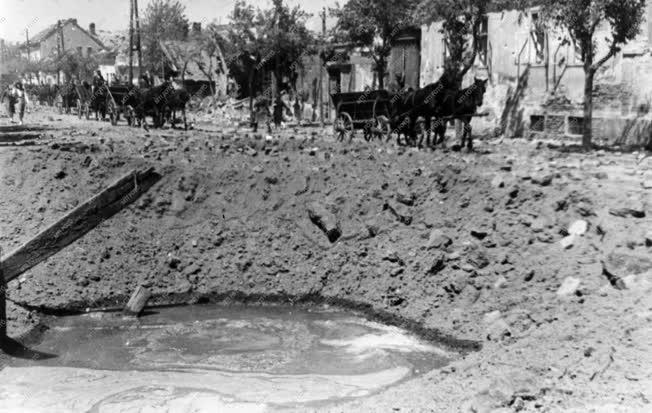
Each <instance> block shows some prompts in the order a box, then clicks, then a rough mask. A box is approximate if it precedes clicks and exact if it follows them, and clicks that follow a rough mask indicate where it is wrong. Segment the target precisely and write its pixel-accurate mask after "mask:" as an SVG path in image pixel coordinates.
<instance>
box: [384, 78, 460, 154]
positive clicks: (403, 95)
mask: <svg viewBox="0 0 652 413" xmlns="http://www.w3.org/2000/svg"><path fill="white" fill-rule="evenodd" d="M447 89H448V88H447V86H446V82H445V80H444V78H443V77H442V78H440V79H439V80H437V81H436V82H434V83H430V84H428V85H426V86H424V87H423V88H420V89H416V90H415V89H407V90H403V91H400V92H398V93H396V94H394V95H393V96H392V98H391V99H390V107H391V108H392V114H391V122H390V124H391V126H392V128H393V129H396V130H397V131H398V134H399V143H400V134H401V131H406V132H405V136H406V141H408V137H409V138H410V140H412V142H413V143H416V134H417V130H416V129H417V125H419V124H422V125H423V134H425V135H427V136H428V141H430V134H429V131H430V129H431V119H432V117H433V115H434V114H435V113H437V112H438V111H439V106H440V104H439V102H440V101H441V96H442V95H443V94H444V93H445V91H446V90H447ZM406 128H407V129H406ZM423 134H422V136H421V139H420V141H419V146H421V144H422V143H423Z"/></svg>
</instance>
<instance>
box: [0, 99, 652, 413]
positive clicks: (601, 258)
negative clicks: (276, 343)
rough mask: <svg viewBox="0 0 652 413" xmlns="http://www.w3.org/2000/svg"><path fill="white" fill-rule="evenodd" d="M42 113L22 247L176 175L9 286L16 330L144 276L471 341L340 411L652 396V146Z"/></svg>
mask: <svg viewBox="0 0 652 413" xmlns="http://www.w3.org/2000/svg"><path fill="white" fill-rule="evenodd" d="M30 120H31V121H33V122H34V124H35V125H41V126H43V127H45V128H47V130H45V131H42V132H39V133H38V135H39V136H37V137H32V138H30V139H29V140H30V141H31V142H27V144H26V145H22V144H21V143H20V142H19V143H18V144H17V143H16V142H13V141H12V142H6V141H7V140H6V141H5V142H3V143H2V144H3V146H1V147H0V165H1V168H2V176H1V180H0V190H1V194H2V197H1V198H0V211H2V214H1V218H0V234H2V236H1V237H2V238H1V239H0V243H1V245H2V247H3V251H5V252H6V251H8V250H11V249H13V248H15V247H17V246H18V245H20V244H21V243H23V242H25V241H26V240H28V239H29V238H30V237H31V236H33V235H34V234H36V233H37V232H38V231H39V230H40V229H42V228H43V227H44V226H46V225H48V224H49V223H51V222H53V221H55V220H56V219H57V218H58V217H61V216H62V215H63V214H65V213H66V212H67V211H69V210H71V209H72V208H74V207H75V206H76V205H77V204H78V203H80V202H83V201H84V200H85V199H86V198H88V197H90V196H92V195H93V194H94V193H96V192H98V191H99V190H101V188H102V187H104V186H106V185H107V184H108V183H110V182H111V181H112V180H114V179H115V178H117V177H119V176H120V175H122V174H123V173H125V172H126V171H128V170H129V169H132V168H134V167H141V168H142V167H144V166H146V165H147V166H150V165H151V166H154V167H155V168H156V169H157V170H158V171H159V172H161V173H162V174H163V175H164V177H163V179H162V180H161V181H160V182H159V183H158V184H157V185H156V186H155V187H154V188H153V189H152V190H150V191H149V192H148V193H147V194H146V195H145V196H143V197H142V198H141V199H140V200H139V201H138V202H137V203H136V204H135V205H132V206H131V207H129V208H128V209H127V210H125V211H123V212H121V213H119V214H118V215H116V216H115V217H114V218H112V219H110V220H108V221H106V222H104V223H102V224H101V225H100V226H99V227H98V228H96V229H95V230H94V231H92V232H91V233H90V234H88V235H87V236H86V237H84V238H83V239H81V240H79V241H77V242H76V243H74V244H73V245H71V246H70V247H68V248H66V249H65V250H64V251H62V252H61V253H59V254H58V255H56V256H55V257H53V258H51V259H49V260H48V261H47V262H46V263H43V264H41V265H39V266H38V267H36V268H34V269H33V270H31V271H30V272H28V273H26V274H24V275H23V276H22V277H20V278H19V279H17V280H14V281H12V282H11V283H10V284H9V288H8V299H9V300H10V301H11V303H10V324H9V332H10V334H18V333H21V332H25V331H26V330H27V329H29V328H30V327H31V326H34V325H35V324H36V323H37V322H38V319H39V315H38V314H39V313H38V312H37V311H36V310H38V311H39V312H42V313H48V314H62V313H65V312H67V311H71V310H78V309H85V308H89V307H90V308H96V307H112V306H117V307H120V306H122V305H124V303H125V302H126V300H127V298H128V296H129V294H130V293H131V292H132V291H133V290H134V288H135V287H136V286H137V285H139V284H144V285H146V286H148V287H149V288H150V289H151V290H152V291H153V293H154V295H155V301H156V302H158V303H171V302H174V303H186V302H206V301H225V300H226V301H228V300H236V301H247V302H255V301H266V300H271V301H283V302H293V303H300V302H306V303H313V302H323V301H330V302H335V303H339V304H341V305H347V306H352V307H355V308H358V309H361V310H363V311H366V312H367V313H369V314H373V315H375V316H376V317H379V318H381V319H384V320H385V321H391V322H393V323H396V324H401V325H404V326H409V327H411V328H412V329H414V330H415V331H419V332H420V333H421V334H422V335H425V336H428V337H430V338H432V339H436V340H440V341H442V342H443V343H444V344H447V345H449V346H454V347H458V348H463V349H465V350H467V351H468V354H467V356H466V357H464V358H463V359H462V360H459V361H456V362H454V363H452V364H451V365H449V366H447V367H446V368H444V369H441V370H435V371H433V372H431V373H429V374H427V375H425V376H423V377H421V378H418V379H415V380H411V381H408V382H405V383H403V384H401V385H399V386H396V387H392V388H390V389H389V390H387V391H385V392H383V393H381V394H379V395H376V396H372V397H368V398H364V399H361V400H358V401H355V402H351V403H350V404H345V405H337V406H333V407H332V408H325V410H332V411H382V412H387V411H401V412H404V411H458V410H459V411H475V412H484V411H493V409H499V411H500V409H502V411H540V412H544V411H578V412H579V411H582V412H584V411H596V412H598V411H599V412H612V411H650V410H652V404H651V401H652V327H651V324H650V322H651V321H652V298H651V294H650V293H651V292H652V253H651V251H652V249H651V247H650V244H651V243H652V240H651V239H650V237H651V236H652V234H650V231H652V218H651V217H652V195H651V193H652V190H651V189H649V187H648V185H649V184H650V180H652V159H650V158H643V154H639V153H634V154H632V153H624V154H620V153H602V152H599V153H592V154H589V155H587V154H582V153H577V152H573V151H564V150H562V149H560V148H557V147H553V148H550V147H548V146H547V145H546V144H542V143H537V142H527V141H518V140H517V141H507V142H499V141H494V142H479V144H478V150H477V152H476V153H473V154H466V153H455V152H443V151H435V152H431V151H417V150H413V149H407V148H402V147H396V146H394V145H390V144H385V143H380V142H373V143H370V144H369V143H365V142H362V141H361V140H360V139H358V140H357V141H355V142H354V143H352V144H348V145H343V144H339V143H336V142H334V141H333V139H332V138H331V137H330V136H329V133H328V132H326V131H322V130H320V129H317V128H315V129H305V130H298V131H293V130H287V131H284V132H283V133H282V134H281V135H282V136H280V137H277V138H274V139H272V140H266V139H265V138H263V137H260V136H259V137H255V136H253V135H251V136H246V135H247V133H246V132H245V131H239V132H234V131H233V130H232V128H231V127H229V126H227V125H225V126H224V127H217V126H211V127H209V126H207V125H203V126H198V128H200V129H203V131H202V130H194V131H189V132H183V131H172V130H154V131H151V132H145V131H143V130H139V129H130V128H127V127H126V126H118V127H112V126H110V125H108V124H107V123H98V122H93V121H81V120H77V119H76V118H73V117H71V116H69V115H57V114H53V113H50V112H47V111H39V112H38V113H35V114H32V118H31V119H30ZM257 138H258V139H257ZM646 188H647V189H646ZM314 210H319V211H321V212H319V213H318V214H317V215H319V214H321V216H320V217H317V218H316V217H315V214H314ZM309 211H312V212H309ZM319 218H322V220H320V219H319ZM324 222H330V224H324ZM316 223H317V224H320V225H321V227H322V228H320V227H319V226H318V225H316ZM326 225H331V226H333V227H334V228H337V229H339V234H338V233H337V232H335V233H333V232H329V235H332V234H336V235H335V236H331V237H330V239H329V236H327V235H326V234H325V232H324V231H323V229H324V227H325V226H326ZM332 241H333V242H332ZM473 350H477V351H473Z"/></svg>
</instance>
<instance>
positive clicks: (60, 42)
mask: <svg viewBox="0 0 652 413" xmlns="http://www.w3.org/2000/svg"><path fill="white" fill-rule="evenodd" d="M57 37H58V39H57V85H59V86H61V54H62V52H63V28H62V27H61V20H57Z"/></svg>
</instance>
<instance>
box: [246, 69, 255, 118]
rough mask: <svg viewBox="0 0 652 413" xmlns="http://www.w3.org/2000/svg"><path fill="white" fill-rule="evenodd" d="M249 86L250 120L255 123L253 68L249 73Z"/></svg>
mask: <svg viewBox="0 0 652 413" xmlns="http://www.w3.org/2000/svg"><path fill="white" fill-rule="evenodd" d="M247 86H248V87H249V121H250V123H251V124H252V125H253V124H254V122H255V121H256V120H255V119H254V71H253V70H252V71H251V72H250V73H249V82H248V84H247Z"/></svg>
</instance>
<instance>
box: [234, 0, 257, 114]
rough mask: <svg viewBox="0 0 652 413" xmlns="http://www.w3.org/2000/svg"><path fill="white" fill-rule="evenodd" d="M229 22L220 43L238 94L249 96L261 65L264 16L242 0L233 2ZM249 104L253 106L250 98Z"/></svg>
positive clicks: (252, 94)
mask: <svg viewBox="0 0 652 413" xmlns="http://www.w3.org/2000/svg"><path fill="white" fill-rule="evenodd" d="M230 19H231V25H230V26H229V31H228V34H227V36H226V39H224V40H225V42H224V49H225V55H226V66H227V68H228V70H229V74H230V75H231V76H232V77H233V78H234V79H235V81H236V83H237V84H238V85H239V86H240V90H241V91H242V94H241V97H242V96H249V97H250V98H251V99H253V97H254V95H255V93H256V90H257V82H256V80H257V78H258V76H257V75H258V73H259V71H260V69H262V68H263V66H264V58H265V55H266V53H267V51H266V50H265V47H266V46H265V38H264V34H263V33H264V27H265V23H264V17H263V14H262V11H261V10H260V9H255V8H254V7H253V6H251V5H249V4H247V3H246V2H244V1H243V0H238V1H236V3H235V5H234V6H233V11H232V12H231V15H230ZM251 99H250V106H251V109H253V101H251Z"/></svg>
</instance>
